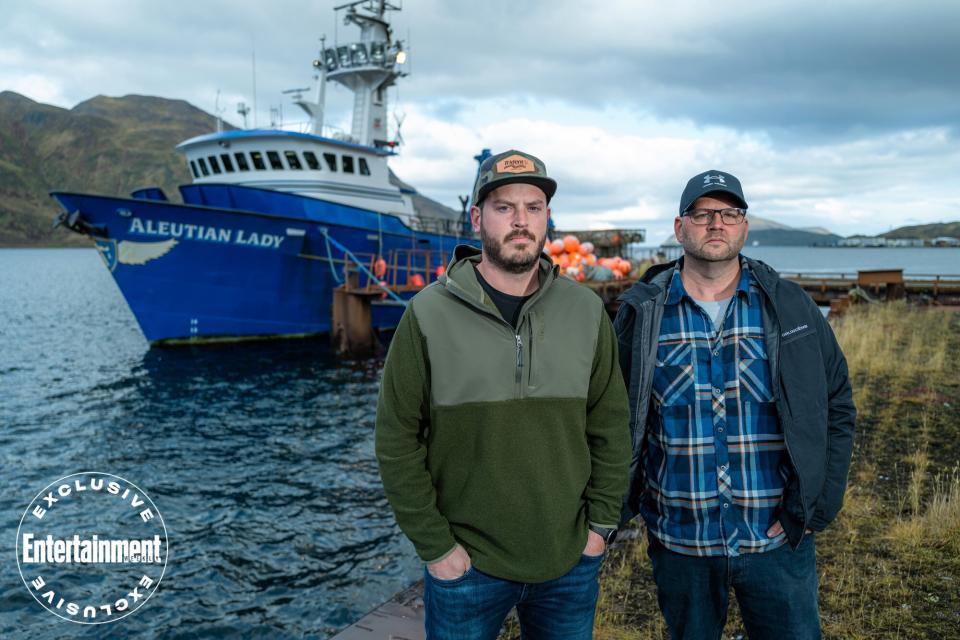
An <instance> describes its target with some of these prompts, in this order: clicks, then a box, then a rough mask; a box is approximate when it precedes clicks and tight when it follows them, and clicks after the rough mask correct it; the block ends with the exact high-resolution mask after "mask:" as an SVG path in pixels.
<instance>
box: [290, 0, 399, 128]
mask: <svg viewBox="0 0 960 640" xmlns="http://www.w3.org/2000/svg"><path fill="white" fill-rule="evenodd" d="M400 8H401V7H400V6H398V5H395V4H393V3H391V2H387V1H386V0H354V1H353V2H346V3H344V4H341V5H339V6H337V7H334V10H335V11H344V16H343V21H344V24H355V25H357V26H358V27H360V40H359V41H358V42H349V43H347V44H341V43H340V42H335V43H334V45H333V47H329V48H328V47H326V46H324V47H323V49H322V50H321V52H320V59H319V60H317V61H316V62H315V63H314V64H315V66H317V67H318V68H319V69H320V79H319V80H320V82H321V83H325V81H326V79H330V80H334V81H336V82H339V83H340V84H342V85H343V86H345V87H347V88H348V89H350V90H351V91H353V123H352V125H351V129H350V137H351V138H352V139H353V141H355V142H357V143H359V144H363V145H368V146H371V147H389V146H393V143H392V142H391V141H389V140H388V139H387V88H388V87H390V86H391V85H392V84H394V82H395V81H396V79H397V78H399V77H401V76H405V75H407V74H406V73H404V72H403V71H402V70H401V69H402V65H403V64H404V63H405V62H406V57H407V53H406V51H404V49H403V43H402V42H400V41H399V40H397V41H396V42H394V41H393V40H392V39H391V35H392V32H391V29H390V24H389V23H388V22H387V21H386V19H385V15H386V12H387V11H388V10H392V11H399V10H400ZM320 91H322V88H321V89H320ZM319 97H320V96H318V98H319ZM301 106H303V105H301ZM304 109H306V107H304ZM307 111H308V113H310V110H307ZM322 112H323V111H322V106H321V107H320V109H319V113H320V119H321V120H320V124H321V125H322V117H323V116H322ZM311 115H314V114H311ZM312 119H313V122H314V127H315V128H316V125H317V120H318V119H317V118H316V117H315V116H314V117H313V118H312ZM315 133H318V134H319V133H320V131H318V130H315Z"/></svg>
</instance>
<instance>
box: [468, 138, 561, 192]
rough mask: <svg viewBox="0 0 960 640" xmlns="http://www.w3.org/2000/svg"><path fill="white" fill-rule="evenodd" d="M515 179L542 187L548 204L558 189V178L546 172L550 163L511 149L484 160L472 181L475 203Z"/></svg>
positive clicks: (512, 182)
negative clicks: (475, 178) (474, 181)
mask: <svg viewBox="0 0 960 640" xmlns="http://www.w3.org/2000/svg"><path fill="white" fill-rule="evenodd" d="M516 182H525V183H527V184H532V185H534V186H536V187H540V189H541V190H542V191H543V193H544V195H546V196H547V204H549V203H550V198H552V197H553V194H554V193H556V191H557V182H556V180H554V179H553V178H550V177H549V176H547V167H546V166H545V165H544V164H543V162H542V161H541V160H540V159H539V158H537V157H535V156H532V155H530V154H529V153H524V152H523V151H517V150H516V149H511V150H510V151H504V152H503V153H498V154H497V155H495V156H490V157H489V158H487V159H486V160H484V161H483V163H481V165H480V171H479V173H477V182H476V184H474V185H473V204H474V205H475V204H477V203H478V202H480V201H481V200H483V199H484V198H486V197H487V194H488V193H490V192H491V191H493V190H494V189H496V188H497V187H502V186H503V185H506V184H514V183H516Z"/></svg>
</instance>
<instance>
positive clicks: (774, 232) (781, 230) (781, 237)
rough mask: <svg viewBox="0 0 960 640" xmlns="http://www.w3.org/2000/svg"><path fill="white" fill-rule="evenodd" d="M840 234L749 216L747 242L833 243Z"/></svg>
mask: <svg viewBox="0 0 960 640" xmlns="http://www.w3.org/2000/svg"><path fill="white" fill-rule="evenodd" d="M839 240H840V236H838V235H837V234H835V233H831V232H830V231H827V230H826V229H823V228H820V227H807V228H803V229H797V228H794V227H790V226H788V225H785V224H782V223H780V222H776V221H774V220H769V219H767V218H761V217H759V216H750V233H749V234H748V236H747V244H748V245H751V244H753V243H756V244H757V246H761V247H808V246H811V245H835V244H837V242H838V241H839ZM677 244H678V243H677V240H676V238H674V237H673V236H671V237H670V238H668V239H667V241H666V242H664V243H663V246H676V245H677Z"/></svg>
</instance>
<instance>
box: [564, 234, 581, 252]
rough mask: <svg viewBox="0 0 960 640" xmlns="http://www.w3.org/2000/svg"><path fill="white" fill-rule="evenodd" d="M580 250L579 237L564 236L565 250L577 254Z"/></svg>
mask: <svg viewBox="0 0 960 640" xmlns="http://www.w3.org/2000/svg"><path fill="white" fill-rule="evenodd" d="M579 248H580V241H579V240H577V236H564V237H563V250H564V251H566V252H567V253H576V252H577V249H579Z"/></svg>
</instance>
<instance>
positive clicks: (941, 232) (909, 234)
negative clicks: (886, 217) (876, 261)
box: [880, 221, 960, 240]
mask: <svg viewBox="0 0 960 640" xmlns="http://www.w3.org/2000/svg"><path fill="white" fill-rule="evenodd" d="M942 236H947V237H950V238H960V221H958V222H938V223H935V224H917V225H913V226H910V227H898V228H896V229H894V230H893V231H887V232H886V233H881V234H880V237H881V238H897V239H899V238H920V239H922V240H932V239H933V238H939V237H942Z"/></svg>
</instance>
